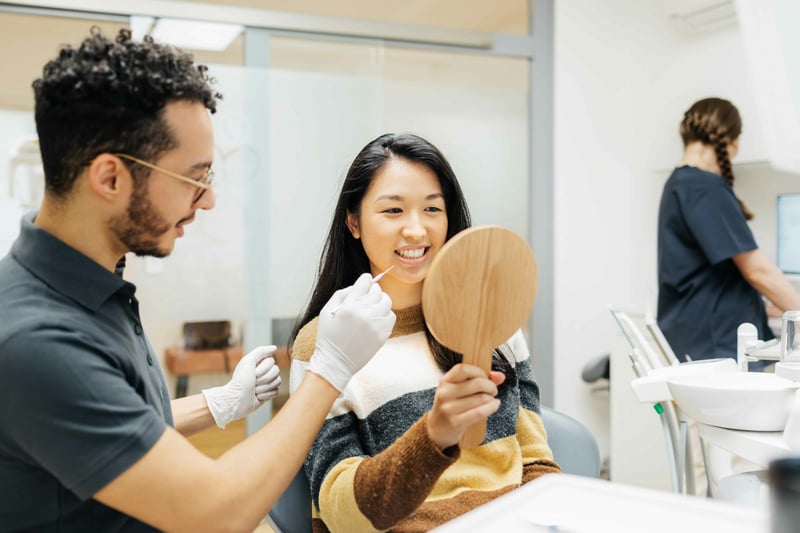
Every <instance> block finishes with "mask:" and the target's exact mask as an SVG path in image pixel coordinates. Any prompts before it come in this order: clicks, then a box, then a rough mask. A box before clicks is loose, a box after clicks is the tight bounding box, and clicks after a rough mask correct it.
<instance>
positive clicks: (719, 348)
mask: <svg viewBox="0 0 800 533" xmlns="http://www.w3.org/2000/svg"><path fill="white" fill-rule="evenodd" d="M757 248H758V246H757V245H756V241H755V239H754V238H753V233H752V232H751V231H750V227H749V226H748V225H747V220H745V218H744V215H743V214H742V210H741V208H740V207H739V203H738V202H737V200H736V197H735V196H734V193H733V189H731V187H730V186H729V185H728V183H727V182H726V181H725V178H723V177H722V176H720V175H719V174H714V173H711V172H706V171H704V170H700V169H699V168H695V167H688V166H684V167H680V168H676V169H675V170H674V171H673V173H672V175H671V176H670V178H669V179H668V180H667V183H666V184H665V185H664V191H663V193H662V195H661V205H660V207H659V211H658V325H659V327H660V328H661V329H662V330H663V332H664V336H665V337H666V338H667V341H669V343H670V346H671V347H672V349H673V350H674V351H675V354H676V355H677V356H678V357H679V358H680V359H682V360H683V359H684V357H683V356H684V354H689V355H690V356H691V358H692V359H694V360H697V359H709V358H712V357H734V358H735V357H736V328H738V327H739V324H741V323H742V322H751V323H752V324H754V325H755V326H756V328H758V335H759V338H760V339H772V338H774V335H773V334H772V331H771V330H770V328H769V326H768V324H767V314H766V311H765V308H764V302H763V300H762V299H761V295H759V293H758V292H757V291H756V290H755V289H754V288H753V287H752V286H751V285H750V284H749V283H748V282H747V281H746V280H745V279H744V277H743V276H742V274H741V273H740V272H739V269H738V268H737V267H736V264H735V263H734V262H733V260H732V259H731V258H732V257H733V256H735V255H738V254H741V253H744V252H749V251H751V250H755V249H757Z"/></svg>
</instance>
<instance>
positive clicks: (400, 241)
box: [290, 134, 560, 532]
mask: <svg viewBox="0 0 800 533" xmlns="http://www.w3.org/2000/svg"><path fill="white" fill-rule="evenodd" d="M469 225H470V216H469V211H468V209H467V205H466V202H465V200H464V196H463V194H462V192H461V188H460V186H459V184H458V181H457V179H456V176H455V174H454V173H453V170H452V168H451V167H450V164H449V163H448V162H447V160H446V159H445V158H444V156H443V155H442V154H441V153H440V152H439V150H438V149H437V148H436V147H434V146H433V145H431V144H430V143H429V142H428V141H426V140H424V139H422V138H420V137H417V136H415V135H409V134H405V135H394V134H388V135H383V136H381V137H378V138H377V139H375V140H374V141H372V142H370V143H369V144H368V145H367V146H366V147H364V149H363V150H361V152H360V153H359V154H358V156H356V158H355V160H354V161H353V164H352V165H351V167H350V169H349V171H348V173H347V176H346V178H345V182H344V185H343V187H342V192H341V194H340V196H339V201H338V204H337V206H336V211H335V213H334V217H333V224H332V226H331V229H330V232H329V234H328V238H327V242H326V245H325V249H324V252H323V256H322V262H321V266H320V270H319V279H318V281H317V284H316V287H315V288H314V291H313V293H312V297H311V301H310V304H309V305H308V308H307V309H306V311H305V313H304V314H303V315H302V317H301V319H300V320H299V321H298V324H297V326H296V328H295V331H294V332H293V334H292V339H294V342H293V351H292V359H293V361H292V374H291V379H290V381H291V386H292V388H293V387H294V386H296V385H297V384H299V383H300V382H301V381H302V378H303V375H304V373H305V371H306V368H307V366H308V361H309V358H310V356H311V354H312V353H313V351H314V345H315V336H316V335H315V332H316V322H317V319H316V318H315V317H317V316H318V315H319V313H320V311H321V309H322V306H323V305H324V304H325V302H326V301H327V300H328V299H329V298H330V296H331V295H332V294H333V293H334V292H335V291H336V290H338V289H340V288H342V287H346V286H347V285H350V284H352V283H353V281H355V279H356V278H357V277H358V276H359V275H360V274H361V273H363V272H371V273H372V275H373V276H374V275H377V274H378V273H380V272H383V271H385V270H386V269H388V268H389V267H392V269H391V270H390V271H389V272H388V273H387V274H386V275H385V276H384V277H383V278H382V279H381V280H380V286H381V288H382V289H383V290H384V291H385V292H386V293H387V294H388V295H389V296H390V297H391V299H392V307H393V309H394V312H395V314H396V315H397V322H396V324H395V326H394V330H393V331H392V335H391V337H390V338H389V340H388V341H387V343H386V344H385V345H384V346H383V348H381V349H380V350H379V351H378V352H377V354H376V355H375V357H374V358H373V359H372V360H371V361H370V362H369V363H368V364H367V365H366V366H365V367H364V368H363V369H361V370H360V371H359V372H358V373H357V374H355V375H354V376H353V379H352V380H351V381H350V383H349V384H348V385H347V388H346V389H345V390H344V391H343V393H342V396H340V398H339V399H338V400H337V401H336V403H335V404H334V406H333V408H332V409H331V411H330V413H329V414H328V419H327V420H326V421H325V424H324V426H323V428H322V430H321V431H320V433H319V436H318V437H317V439H316V441H315V443H314V445H313V447H312V448H311V451H310V452H309V454H308V457H307V458H306V462H305V471H306V474H307V475H308V478H309V481H310V484H311V493H312V499H313V504H314V505H313V509H312V516H313V527H314V531H348V532H350V531H375V530H387V529H388V530H391V531H403V532H408V531H429V530H430V529H432V528H434V527H436V526H438V525H440V524H442V523H444V522H446V521H448V520H451V519H453V518H455V517H456V516H458V515H460V514H462V513H465V512H466V511H469V510H471V509H472V508H474V507H476V506H478V505H480V504H482V503H485V502H487V501H489V500H491V499H493V498H496V497H497V496H499V495H501V494H503V493H506V492H508V491H510V490H513V489H514V488H516V487H519V486H520V484H522V483H526V482H528V481H530V480H532V479H534V478H536V477H538V476H540V475H542V474H546V473H551V472H558V471H559V470H560V469H559V467H558V465H557V464H556V463H555V462H554V461H553V454H552V452H551V451H550V448H549V447H548V445H547V436H546V434H545V430H544V427H543V425H542V419H541V417H540V415H539V388H538V386H537V385H536V382H535V381H534V379H533V373H532V371H531V360H530V354H529V352H528V348H527V346H526V344H525V340H524V339H523V337H522V334H521V332H517V333H516V334H515V335H514V336H513V337H512V338H511V339H509V341H508V342H507V343H506V344H504V345H503V346H501V347H500V348H498V349H497V350H496V351H495V353H494V357H493V363H492V368H493V371H492V372H491V373H490V375H489V376H488V377H487V376H486V375H485V373H484V372H482V371H481V370H480V369H479V368H477V367H475V366H472V365H466V364H461V356H460V355H459V354H457V353H454V352H452V351H450V350H448V349H447V348H446V347H444V346H443V345H442V344H440V343H439V342H437V341H436V339H434V338H433V336H432V335H431V333H430V331H429V330H428V328H427V327H426V325H425V318H424V316H423V313H422V306H421V302H422V284H423V281H424V279H425V275H426V273H427V271H428V268H429V267H430V264H431V261H433V258H434V257H435V256H436V254H437V252H438V251H439V250H440V249H441V248H442V246H443V245H444V243H445V242H446V241H447V240H448V239H450V238H451V237H452V236H453V235H455V234H456V233H458V232H459V231H461V230H463V229H465V228H467V227H469ZM490 415H491V416H490ZM487 416H488V429H487V434H486V439H485V440H484V442H483V444H482V445H481V446H479V447H477V448H473V449H461V448H460V447H459V445H458V441H459V439H460V437H461V435H462V434H463V433H464V431H465V430H466V429H467V428H468V427H469V426H470V425H472V424H473V423H474V422H477V421H479V420H482V419H484V418H486V417H487Z"/></svg>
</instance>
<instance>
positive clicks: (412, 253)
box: [397, 248, 425, 259]
mask: <svg viewBox="0 0 800 533" xmlns="http://www.w3.org/2000/svg"><path fill="white" fill-rule="evenodd" d="M397 253H398V254H399V255H400V257H405V258H406V259H419V258H420V257H422V256H423V255H424V254H425V248H417V249H416V250H397Z"/></svg>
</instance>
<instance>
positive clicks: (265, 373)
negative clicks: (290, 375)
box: [203, 346, 281, 429]
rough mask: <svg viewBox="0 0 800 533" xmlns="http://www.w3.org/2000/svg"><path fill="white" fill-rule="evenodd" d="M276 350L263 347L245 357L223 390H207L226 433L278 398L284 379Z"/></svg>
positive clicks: (217, 388)
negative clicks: (230, 425)
mask: <svg viewBox="0 0 800 533" xmlns="http://www.w3.org/2000/svg"><path fill="white" fill-rule="evenodd" d="M275 350H276V347H275V346H259V347H258V348H256V349H255V350H253V351H251V352H250V353H248V354H247V355H245V356H244V357H242V359H241V361H239V364H238V365H236V368H235V369H234V371H233V377H231V380H230V381H229V382H228V383H227V384H225V385H223V386H221V387H213V388H211V389H203V396H205V397H206V403H207V404H208V410H209V411H211V416H213V417H214V422H216V423H217V425H218V426H219V427H221V428H223V429H225V426H226V425H228V423H229V422H232V421H234V420H239V419H240V418H243V417H245V416H247V415H249V414H250V413H252V412H253V411H255V410H256V409H258V407H260V406H261V404H262V403H263V402H264V401H266V400H269V399H270V398H272V397H274V396H277V394H278V386H279V385H280V384H281V377H280V376H279V375H278V374H279V372H280V369H279V368H278V365H276V364H275V358H274V357H272V355H273V354H274V353H275Z"/></svg>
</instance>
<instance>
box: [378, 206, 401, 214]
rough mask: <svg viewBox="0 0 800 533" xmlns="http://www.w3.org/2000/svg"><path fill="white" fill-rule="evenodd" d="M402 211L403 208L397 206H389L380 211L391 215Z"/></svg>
mask: <svg viewBox="0 0 800 533" xmlns="http://www.w3.org/2000/svg"><path fill="white" fill-rule="evenodd" d="M402 212H403V210H402V209H400V208H399V207H390V208H389V209H384V210H383V211H381V213H390V214H393V215H394V214H397V213H402Z"/></svg>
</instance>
